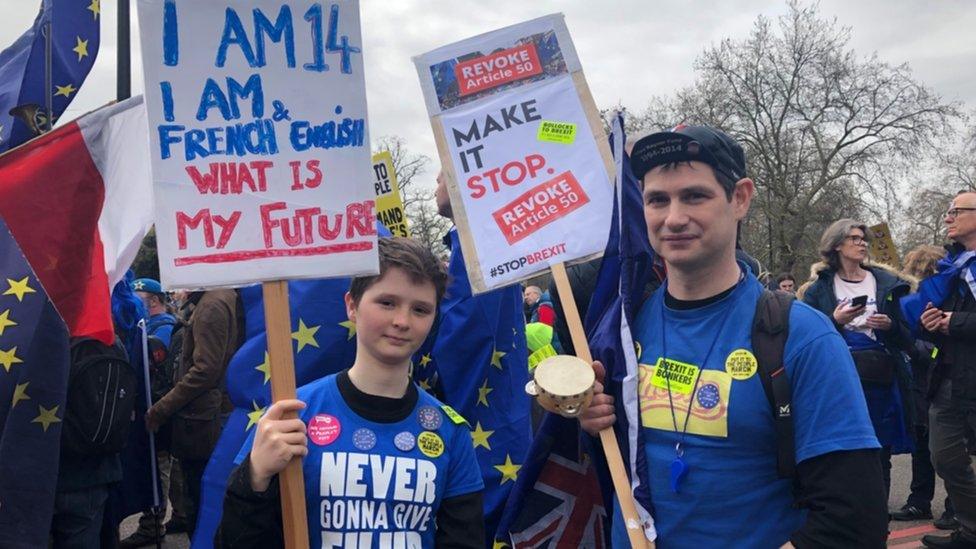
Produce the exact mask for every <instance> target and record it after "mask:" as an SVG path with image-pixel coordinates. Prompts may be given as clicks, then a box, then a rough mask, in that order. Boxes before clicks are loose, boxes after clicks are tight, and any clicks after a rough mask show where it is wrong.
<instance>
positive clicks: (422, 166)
mask: <svg viewBox="0 0 976 549" xmlns="http://www.w3.org/2000/svg"><path fill="white" fill-rule="evenodd" d="M373 150H374V151H390V156H391V157H392V158H393V171H395V172H396V176H397V187H399V189H400V196H402V197H403V206H404V208H406V207H407V206H408V205H409V201H410V200H416V199H417V196H416V195H415V194H411V193H408V192H407V191H408V190H410V189H411V188H412V184H413V183H414V182H416V181H418V178H419V177H420V176H421V175H423V174H424V172H426V171H427V167H428V166H429V165H430V158H429V157H428V156H427V155H425V154H417V153H413V152H411V151H410V150H409V149H408V148H407V141H406V139H404V138H402V137H400V136H398V135H384V136H383V137H380V138H379V139H378V140H377V141H376V144H375V145H374V146H373Z"/></svg>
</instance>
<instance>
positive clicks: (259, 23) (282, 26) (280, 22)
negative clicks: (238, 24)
mask: <svg viewBox="0 0 976 549" xmlns="http://www.w3.org/2000/svg"><path fill="white" fill-rule="evenodd" d="M266 36H267V37H268V38H269V39H270V40H271V41H272V42H275V43H278V42H280V41H281V39H282V36H284V39H285V59H287V61H288V66H289V67H292V68H294V66H295V28H294V27H293V26H292V22H291V8H290V7H288V6H287V5H285V6H281V10H280V11H279V12H278V18H277V19H276V20H275V23H274V25H272V24H271V21H270V20H268V18H267V17H266V16H265V15H264V12H262V11H261V10H260V9H259V8H254V43H255V45H256V46H257V50H258V55H257V63H258V66H259V67H263V66H265V64H267V59H266V58H265V47H264V39H265V37H266Z"/></svg>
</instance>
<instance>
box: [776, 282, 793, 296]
mask: <svg viewBox="0 0 976 549" xmlns="http://www.w3.org/2000/svg"><path fill="white" fill-rule="evenodd" d="M793 286H794V282H793V281H792V280H790V279H786V280H783V281H780V283H779V289H780V291H783V292H788V293H791V294H792V293H793Z"/></svg>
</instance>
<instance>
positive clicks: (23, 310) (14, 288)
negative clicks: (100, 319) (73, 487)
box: [0, 219, 68, 547]
mask: <svg viewBox="0 0 976 549" xmlns="http://www.w3.org/2000/svg"><path fill="white" fill-rule="evenodd" d="M67 383H68V329H67V327H66V326H65V325H64V322H63V321H62V320H61V317H60V316H58V313H57V311H55V310H54V306H53V305H52V304H51V302H50V300H48V298H47V294H46V293H45V292H44V288H42V287H41V285H40V284H38V282H37V278H36V277H35V276H34V272H33V271H32V270H31V267H30V265H28V263H27V260H26V259H24V256H23V254H22V253H21V251H20V248H19V247H18V246H17V243H16V242H15V241H14V239H13V236H11V234H10V231H9V230H7V225H6V223H4V222H3V220H2V219H0V547H46V546H47V543H48V532H49V531H50V528H51V515H52V512H53V508H54V491H55V487H56V485H57V480H58V454H59V449H60V446H61V443H60V438H61V420H62V418H63V417H64V405H65V404H64V403H65V394H66V391H67Z"/></svg>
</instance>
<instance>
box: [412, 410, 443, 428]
mask: <svg viewBox="0 0 976 549" xmlns="http://www.w3.org/2000/svg"><path fill="white" fill-rule="evenodd" d="M417 421H418V422H419V423H420V426H421V427H423V428H424V429H427V430H428V431H436V430H437V429H440V427H441V424H442V423H444V418H443V417H442V416H441V413H440V411H439V410H438V409H437V408H434V407H433V406H421V407H420V409H419V410H417Z"/></svg>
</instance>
